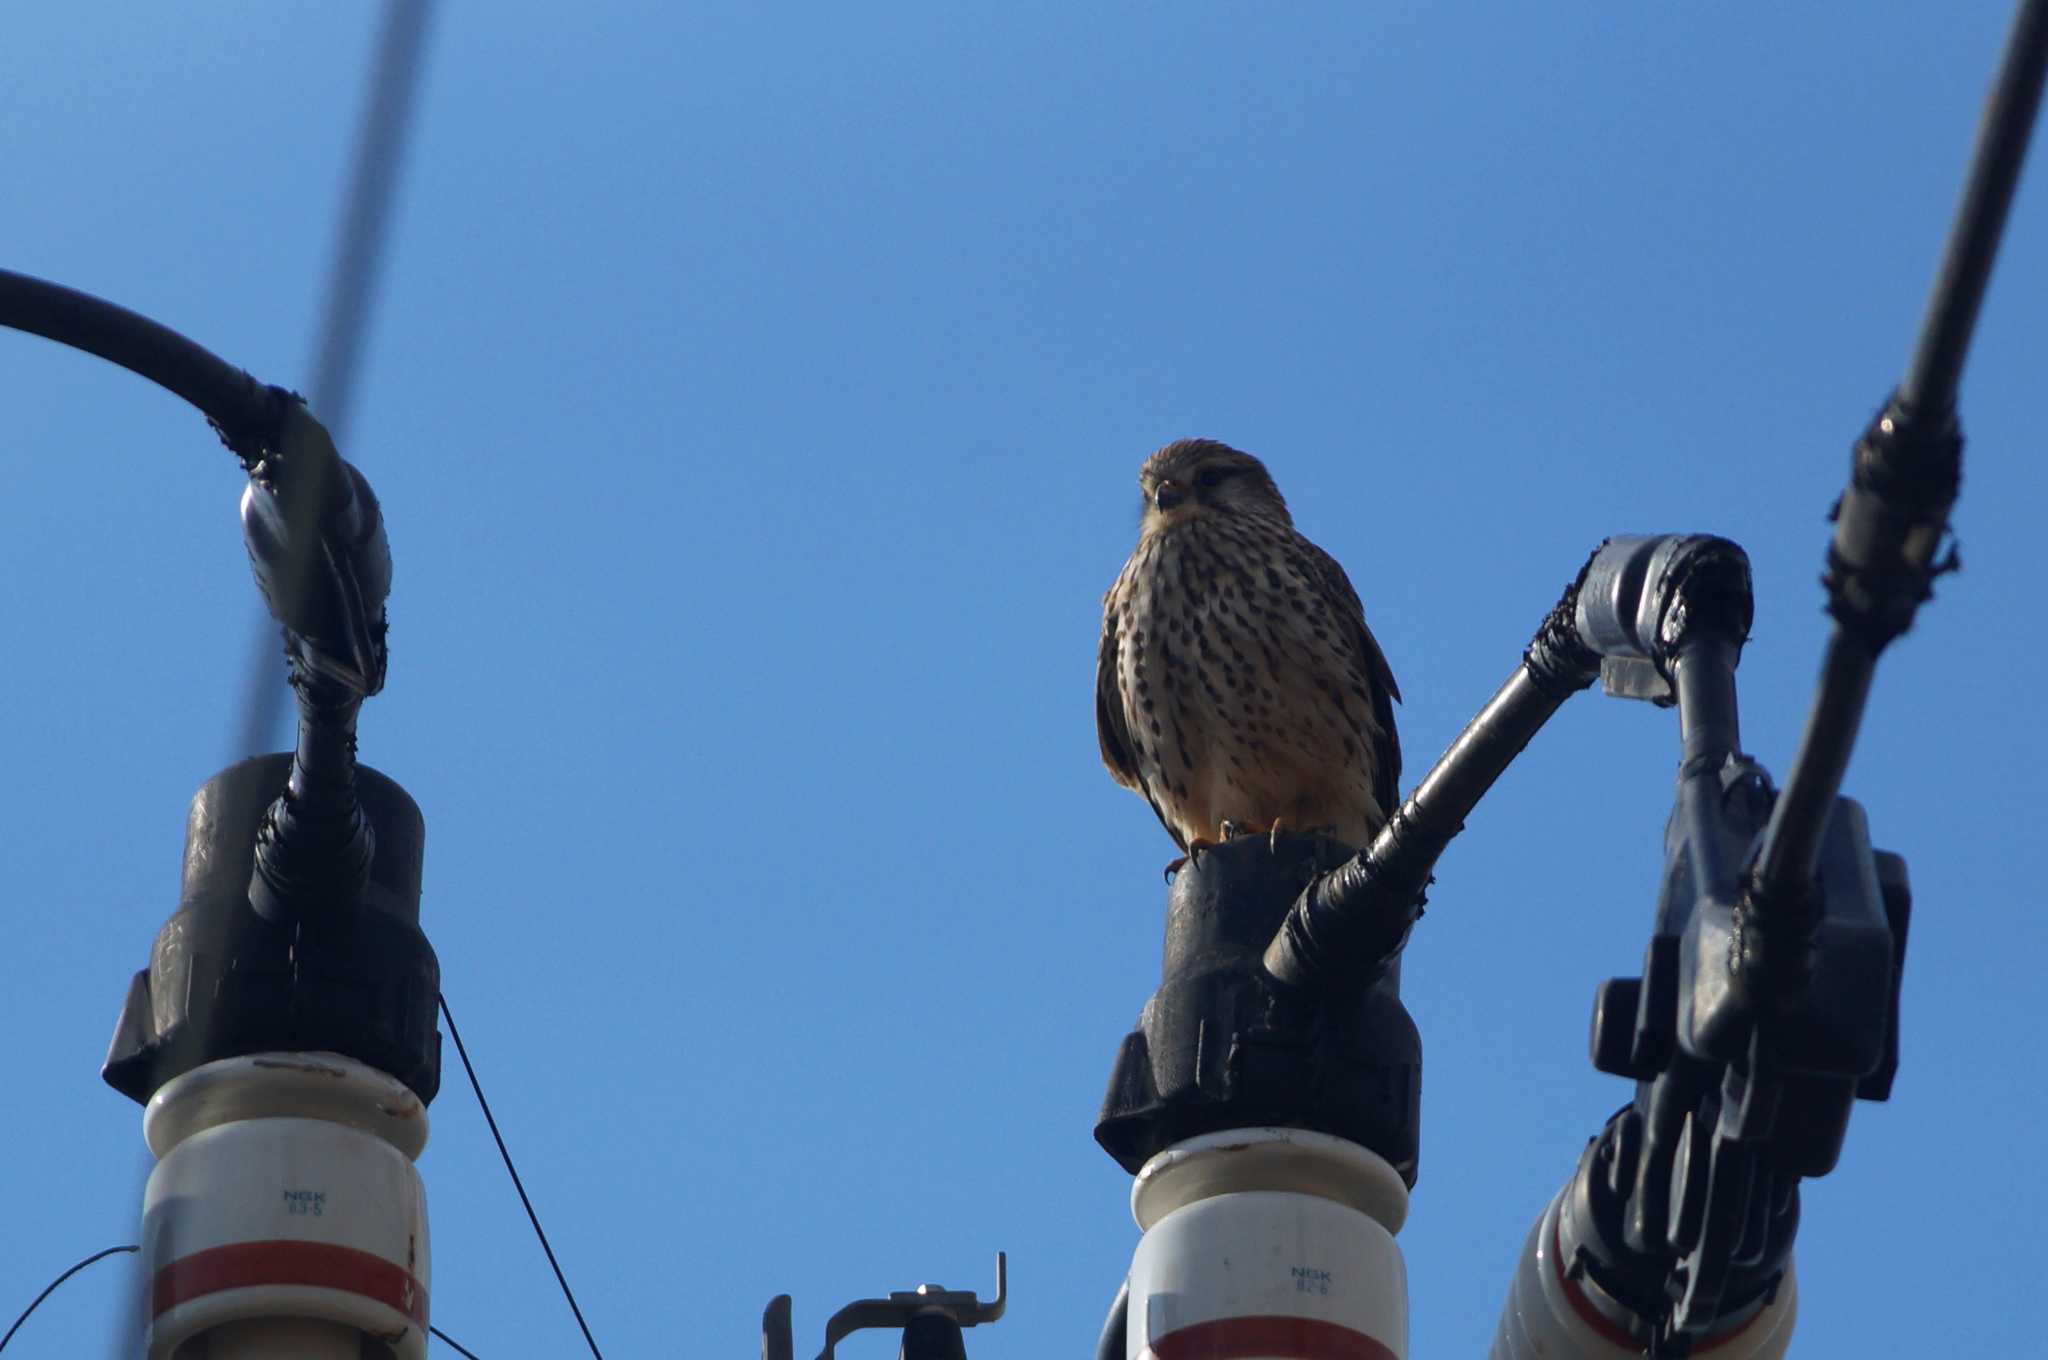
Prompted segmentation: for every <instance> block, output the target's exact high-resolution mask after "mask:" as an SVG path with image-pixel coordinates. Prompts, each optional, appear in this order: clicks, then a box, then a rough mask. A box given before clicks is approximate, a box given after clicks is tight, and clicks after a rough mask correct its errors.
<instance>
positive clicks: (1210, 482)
mask: <svg viewBox="0 0 2048 1360" xmlns="http://www.w3.org/2000/svg"><path fill="white" fill-rule="evenodd" d="M1236 472H1237V469H1236V468H1233V467H1205V468H1203V469H1202V470H1201V471H1200V472H1198V473H1196V474H1195V485H1196V486H1199V487H1200V488H1202V490H1204V491H1214V490H1215V489H1216V488H1217V487H1219V486H1221V485H1223V483H1224V482H1225V481H1226V480H1228V479H1229V478H1230V477H1232V476H1234V475H1235V474H1236Z"/></svg>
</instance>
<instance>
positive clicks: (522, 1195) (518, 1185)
mask: <svg viewBox="0 0 2048 1360" xmlns="http://www.w3.org/2000/svg"><path fill="white" fill-rule="evenodd" d="M441 1018H442V1019H443V1020H446V1021H447V1022H448V1037H449V1038H451V1039H453V1040H454V1041H455V1052H456V1054H457V1055H458V1056H460V1057H461V1059H462V1070H463V1072H464V1074H465V1075H467V1076H468V1077H469V1089H470V1090H472V1091H474V1092H476V1103H477V1107H478V1108H479V1109H481V1110H482V1111H483V1112H484V1123H486V1124H488V1125H490V1128H491V1137H492V1138H493V1139H495V1140H496V1142H497V1144H498V1155H499V1156H500V1157H502V1158H504V1159H505V1170H506V1172H507V1173H508V1174H509V1175H510V1176H511V1177H512V1188H513V1189H514V1190H517V1191H518V1192H519V1202H520V1203H521V1204H522V1205H524V1206H525V1208H526V1218H527V1221H528V1222H529V1223H531V1224H533V1235H534V1236H535V1237H538V1238H539V1239H540V1249H541V1250H542V1251H544V1252H546V1253H547V1257H548V1265H549V1266H550V1267H552V1268H553V1270H554V1272H555V1283H557V1284H559V1285H561V1286H562V1297H563V1298H565V1299H567V1300H568V1301H569V1311H570V1312H572V1313H574V1314H575V1315H576V1325H577V1326H578V1327H581V1328H582V1329H583V1341H584V1344H585V1345H587V1346H589V1347H590V1353H591V1354H592V1355H593V1356H595V1357H597V1360H604V1352H603V1351H600V1350H599V1349H598V1348H597V1339H596V1338H595V1337H593V1336H591V1334H590V1324H589V1323H587V1322H585V1321H584V1320H583V1310H582V1309H581V1308H578V1307H577V1306H576V1295H575V1293H574V1292H573V1291H572V1290H571V1289H570V1288H569V1278H568V1277H567V1276H566V1275H564V1274H562V1265H561V1262H559V1261H557V1260H556V1259H555V1249H554V1248H553V1247H551V1246H549V1245H548V1235H547V1233H546V1232H544V1231H542V1229H541V1226H540V1215H538V1214H536V1213H534V1211H533V1201H532V1200H530V1199H528V1198H527V1197H526V1186H525V1184H524V1183H522V1182H521V1181H520V1179H519V1168H518V1167H516V1166H514V1165H512V1154H511V1152H510V1151H508V1150H507V1149H506V1147H505V1138H504V1135H503V1134H501V1133H499V1132H498V1121H497V1120H496V1119H495V1118H493V1117H492V1115H491V1102H490V1101H488V1100H485V1099H484V1088H483V1086H482V1085H481V1084H480V1083H479V1082H478V1081H477V1079H476V1068H474V1067H472V1066H470V1062H469V1050H468V1049H467V1048H464V1047H463V1046H462V1031H461V1030H459V1029H457V1028H455V1013H454V1012H453V1011H451V1010H449V1009H448V997H447V994H446V993H443V994H442V995H441Z"/></svg>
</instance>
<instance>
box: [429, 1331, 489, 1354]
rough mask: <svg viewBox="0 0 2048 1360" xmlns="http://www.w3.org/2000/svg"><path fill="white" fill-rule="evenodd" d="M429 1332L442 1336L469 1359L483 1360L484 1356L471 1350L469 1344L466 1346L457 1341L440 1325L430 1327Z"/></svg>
mask: <svg viewBox="0 0 2048 1360" xmlns="http://www.w3.org/2000/svg"><path fill="white" fill-rule="evenodd" d="M427 1332H428V1334H429V1335H432V1336H438V1337H440V1338H441V1340H443V1341H445V1342H447V1343H448V1344H449V1345H451V1346H453V1347H454V1348H455V1349H456V1352H457V1353H458V1354H461V1355H466V1356H468V1357H469V1360H483V1357H482V1356H480V1355H478V1354H477V1353H476V1352H475V1351H473V1350H470V1349H469V1348H468V1347H467V1346H464V1345H463V1344H462V1343H461V1342H460V1341H457V1340H456V1339H455V1338H454V1337H452V1336H450V1335H448V1333H446V1332H444V1331H442V1330H441V1329H440V1328H439V1327H428V1328H427Z"/></svg>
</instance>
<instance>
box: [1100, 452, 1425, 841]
mask: <svg viewBox="0 0 2048 1360" xmlns="http://www.w3.org/2000/svg"><path fill="white" fill-rule="evenodd" d="M1138 485H1139V487H1140V488H1142V489H1143V491H1144V493H1145V506H1144V518H1143V520H1142V521H1141V523H1140V525H1139V529H1138V546H1137V547H1136V548H1135V549H1134V550H1133V551H1132V553H1131V557H1130V560H1129V561H1128V562H1126V563H1124V569H1123V571H1122V572H1121V573H1119V574H1118V576H1117V578H1116V584H1115V585H1113V586H1111V587H1110V589H1109V593H1108V594H1107V595H1105V596H1103V597H1102V645H1101V650H1100V651H1099V652H1098V654H1097V656H1096V663H1095V732H1096V736H1097V737H1098V738H1099V739H1100V741H1101V743H1102V763H1103V764H1105V765H1107V766H1108V767H1109V772H1110V774H1111V775H1112V776H1113V777H1114V778H1115V779H1116V781H1117V783H1119V784H1122V785H1124V786H1125V787H1126V788H1130V789H1135V790H1136V791H1137V792H1139V793H1140V794H1143V795H1144V797H1145V801H1146V802H1148V803H1150V804H1151V805H1152V810H1153V811H1154V812H1155V813H1157V814H1158V815H1159V820H1160V822H1161V823H1162V824H1163V825H1164V826H1165V827H1166V830H1167V834H1169V835H1171V836H1172V837H1173V842H1174V844H1175V845H1177V846H1179V847H1180V849H1181V851H1182V852H1183V858H1182V859H1179V860H1175V861H1174V862H1173V864H1171V865H1169V866H1168V872H1169V873H1171V872H1172V871H1173V870H1174V869H1176V868H1178V867H1179V866H1180V865H1181V864H1182V863H1184V862H1185V857H1186V856H1188V855H1197V854H1200V853H1201V852H1202V851H1203V850H1205V849H1208V848H1210V847H1211V846H1213V845H1216V844H1217V843H1219V842H1221V841H1223V840H1226V839H1228V838H1229V837H1231V836H1234V835H1243V834H1247V833H1252V832H1258V833H1266V834H1269V835H1271V836H1273V837H1278V836H1279V835H1280V834H1281V833H1282V832H1283V831H1303V832H1307V831H1319V832H1323V833H1326V834H1328V835H1331V836H1334V837H1335V838H1336V839H1338V840H1339V841H1342V842H1344V843H1345V844H1346V845H1348V846H1350V847H1352V848H1353V849H1354V850H1356V849H1359V848H1362V847H1363V846H1365V845H1366V844H1367V843H1369V842H1370V841H1371V840H1372V838H1373V836H1374V835H1375V834H1376V833H1377V832H1378V831H1379V829H1380V827H1381V826H1382V825H1383V824H1384V823H1385V822H1386V819H1387V817H1388V816H1389V815H1390V814H1391V813H1392V812H1393V810H1394V806H1395V802H1396V799H1397V798H1398V796H1399V794H1398V781H1399V779H1400V777H1401V746H1400V742H1399V739H1398V738H1397V737H1396V735H1395V731H1394V709H1393V704H1394V701H1395V700H1397V699H1399V698H1400V697H1401V691H1400V690H1399V688H1397V687H1396V686H1395V684H1394V674H1393V672H1392V671H1391V670H1390V669H1388V666H1387V659H1386V657H1385V656H1384V655H1383V654H1382V653H1381V652H1380V647H1379V643H1378V642H1376V641H1374V640H1373V635H1372V632H1371V630H1370V629H1368V628H1367V627H1366V626H1365V607H1364V606H1363V605H1362V604H1360V603H1359V599H1358V592H1357V591H1356V590H1354V589H1353V588H1352V586H1351V581H1350V579H1349V578H1348V577H1346V576H1345V575H1344V569H1343V568H1342V567H1340V566H1338V565H1337V562H1336V560H1335V559H1334V558H1332V557H1331V556H1330V555H1329V554H1328V553H1326V552H1324V551H1323V550H1322V549H1321V548H1318V547H1317V546H1316V545H1315V544H1313V543H1311V542H1309V541H1308V540H1307V539H1306V538H1303V537H1302V536H1301V535H1300V534H1299V533H1297V532H1296V531H1295V528H1294V518H1293V516H1292V515H1290V514H1288V512H1287V502H1286V501H1285V500H1283V499H1282V498H1281V495H1280V489H1279V488H1278V487H1277V486H1275V485H1274V483H1273V478H1272V476H1271V474H1269V473H1268V472H1267V471H1266V467H1265V464H1263V463H1261V462H1260V461H1259V460H1258V459H1256V458H1254V457H1252V456H1251V455H1250V454H1248V453H1241V452H1239V451H1238V450H1236V449H1233V448H1231V447H1230V446H1229V445H1227V444H1220V443H1217V442H1216V441H1215V440H1212V439H1183V440H1179V441H1177V442H1175V443H1172V444H1168V445H1167V446H1166V447H1165V448H1163V449H1160V450H1159V451H1158V452H1157V453H1155V454H1153V455H1152V456H1151V457H1150V458H1147V459H1146V460H1145V464H1144V466H1143V467H1141V468H1140V469H1139V470H1138Z"/></svg>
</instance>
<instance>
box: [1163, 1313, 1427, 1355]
mask: <svg viewBox="0 0 2048 1360" xmlns="http://www.w3.org/2000/svg"><path fill="white" fill-rule="evenodd" d="M1147 1349H1148V1351H1149V1353H1150V1354H1151V1355H1153V1356H1156V1357H1157V1358H1158V1360H1248V1357H1253V1356H1284V1357H1286V1360H1399V1357H1398V1356H1396V1355H1395V1354H1394V1352H1392V1351H1390V1350H1388V1349H1387V1348H1386V1347H1385V1346H1383V1345H1381V1344H1380V1343H1379V1342H1377V1341H1375V1340H1373V1339H1372V1338H1371V1337H1369V1336H1367V1335H1366V1334H1365V1333H1364V1332H1358V1331H1353V1330H1352V1329H1351V1328H1349V1327H1345V1326H1342V1325H1340V1324H1338V1323H1335V1322H1325V1321H1323V1320H1322V1319H1321V1318H1303V1317H1235V1318H1217V1319H1215V1320H1214V1321H1211V1322H1197V1323H1195V1324H1194V1325H1193V1326H1191V1327H1182V1328H1181V1329H1180V1330H1178V1331H1174V1332H1168V1333H1167V1334H1166V1335H1165V1336H1161V1337H1155V1338H1153V1340H1152V1344H1151V1345H1150V1346H1149V1347H1148V1348H1147Z"/></svg>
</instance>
